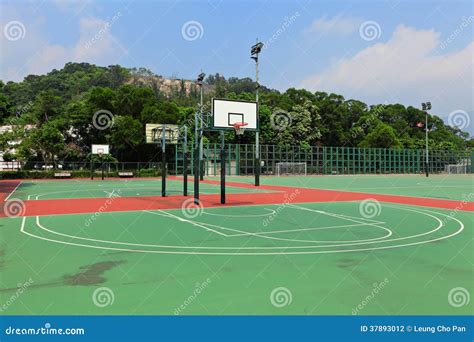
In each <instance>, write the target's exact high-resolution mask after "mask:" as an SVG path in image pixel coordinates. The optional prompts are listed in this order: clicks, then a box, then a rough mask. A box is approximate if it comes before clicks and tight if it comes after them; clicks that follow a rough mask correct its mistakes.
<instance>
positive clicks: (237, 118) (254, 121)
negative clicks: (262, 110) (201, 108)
mask: <svg viewBox="0 0 474 342" xmlns="http://www.w3.org/2000/svg"><path fill="white" fill-rule="evenodd" d="M240 122H245V123H247V125H246V126H245V129H246V130H248V131H258V127H259V126H258V105H257V103H256V102H251V101H240V100H226V99H212V125H211V129H216V130H221V129H229V130H230V129H232V130H233V129H235V128H234V124H235V123H240Z"/></svg>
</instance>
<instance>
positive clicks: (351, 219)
mask: <svg viewBox="0 0 474 342" xmlns="http://www.w3.org/2000/svg"><path fill="white" fill-rule="evenodd" d="M288 205H289V206H290V207H293V208H295V209H299V210H307V211H312V212H315V213H319V214H324V215H328V216H332V217H336V218H341V219H344V220H347V221H352V222H355V223H359V224H368V223H367V222H364V221H360V220H363V218H362V217H360V218H359V217H353V216H347V215H340V214H336V213H329V212H327V211H323V210H317V209H311V208H306V207H300V206H298V205H294V204H288ZM366 220H368V221H373V220H369V219H366ZM377 223H378V224H385V222H377ZM374 224H375V222H374Z"/></svg>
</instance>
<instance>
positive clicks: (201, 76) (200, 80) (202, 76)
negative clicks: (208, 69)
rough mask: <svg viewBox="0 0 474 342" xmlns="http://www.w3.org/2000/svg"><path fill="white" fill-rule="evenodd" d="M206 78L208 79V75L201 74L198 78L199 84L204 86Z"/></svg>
mask: <svg viewBox="0 0 474 342" xmlns="http://www.w3.org/2000/svg"><path fill="white" fill-rule="evenodd" d="M204 77H206V74H205V73H203V72H201V73H200V74H199V75H198V77H197V83H198V84H202V82H203V81H204Z"/></svg>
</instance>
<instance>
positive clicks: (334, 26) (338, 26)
mask: <svg viewBox="0 0 474 342" xmlns="http://www.w3.org/2000/svg"><path fill="white" fill-rule="evenodd" d="M361 23H362V19H360V18H355V17H348V16H343V15H337V16H334V17H332V18H327V17H326V16H324V17H321V18H318V19H316V20H315V21H313V23H312V24H311V26H310V27H309V29H308V30H307V31H308V32H322V33H336V34H342V35H347V34H351V33H353V32H355V31H357V30H358V29H359V26H360V24H361Z"/></svg>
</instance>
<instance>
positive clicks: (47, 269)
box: [0, 176, 474, 315]
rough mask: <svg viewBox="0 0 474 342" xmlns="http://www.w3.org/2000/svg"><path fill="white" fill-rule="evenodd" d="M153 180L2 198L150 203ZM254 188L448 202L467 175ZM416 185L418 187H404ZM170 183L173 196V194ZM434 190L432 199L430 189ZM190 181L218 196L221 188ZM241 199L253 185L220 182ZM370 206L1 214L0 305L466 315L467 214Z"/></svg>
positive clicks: (52, 185) (17, 310)
mask: <svg viewBox="0 0 474 342" xmlns="http://www.w3.org/2000/svg"><path fill="white" fill-rule="evenodd" d="M387 179H390V180H391V182H389V181H388V180H387ZM230 180H233V181H239V182H250V181H252V179H251V178H235V179H230ZM160 183H161V182H160V180H149V181H148V180H141V179H139V180H130V181H105V182H100V181H97V182H96V181H94V182H88V181H82V182H79V181H59V182H57V181H56V182H45V181H42V182H27V183H23V184H22V185H21V186H20V187H18V189H17V190H16V191H15V192H14V193H13V195H12V196H11V197H12V198H20V199H27V198H28V197H29V198H31V199H34V198H36V196H39V199H42V198H43V199H48V198H66V199H65V200H66V201H67V198H79V197H101V196H102V197H105V196H104V191H108V192H110V191H114V190H115V191H116V190H117V189H122V191H123V192H122V196H142V195H145V194H149V193H151V192H153V195H157V194H159V193H160ZM262 183H263V184H278V185H287V186H295V187H296V186H299V187H318V188H326V189H343V190H351V191H363V192H368V193H386V194H404V195H408V196H415V195H418V196H420V197H421V196H426V197H433V198H437V197H436V196H435V195H436V193H437V194H438V195H439V198H452V199H461V198H462V196H463V194H464V193H469V192H472V187H470V185H471V184H472V178H471V177H448V178H442V177H430V178H429V179H426V178H423V177H419V176H416V177H409V176H400V177H397V176H394V177H368V176H360V177H340V176H335V177H334V176H329V177H298V178H295V177H280V178H270V177H265V178H263V179H262ZM417 183H423V185H420V187H419V188H413V186H416V185H417ZM169 184H170V187H171V189H172V190H176V191H179V189H180V186H182V184H181V183H180V182H179V181H173V182H171V181H170V183H169ZM384 184H386V188H385V189H384V188H383V185H384ZM410 184H411V185H412V188H410ZM397 185H398V186H399V187H398V188H397ZM436 186H438V187H439V188H440V189H441V186H443V187H442V189H444V190H443V192H436V193H435V192H433V193H432V192H430V190H432V189H429V187H431V188H433V187H436ZM155 187H156V190H155ZM201 187H202V190H203V191H207V192H208V193H218V185H213V184H201ZM81 188H83V189H82V190H83V191H82V192H81V191H79V190H80V189H81ZM369 188H370V189H369ZM377 188H380V189H379V190H380V191H376V190H377ZM74 189H76V190H78V191H75V190H74ZM86 189H87V190H86ZM422 189H424V190H422ZM190 190H191V186H190ZM238 191H240V192H243V191H247V192H250V191H255V190H254V189H253V188H249V189H246V188H238V187H233V188H229V192H230V193H232V192H238ZM123 193H126V195H123ZM430 195H431V196H430ZM86 200H87V199H86ZM369 205H370V206H371V207H370V208H365V209H364V208H363V206H362V202H359V201H348V202H319V203H277V204H262V205H253V206H235V207H212V208H207V207H206V208H204V209H200V210H196V211H194V212H187V211H186V210H182V209H179V208H178V209H173V210H151V211H148V210H139V211H121V212H103V213H102V212H95V213H84V214H69V215H55V216H28V217H16V218H0V270H1V278H0V310H1V313H2V314H8V315H17V314H18V315H28V314H34V315H47V314H48V315H56V314H58V315H60V314H66V315H82V314H91V315H110V314H112V315H129V314H131V315H134V314H138V315H155V314H158V315H175V314H180V315H264V314H270V315H352V314H359V315H428V314H429V315H437V314H439V315H467V314H472V312H473V310H474V305H473V301H472V300H471V301H469V300H468V301H466V300H464V301H463V302H461V303H460V302H459V296H460V295H461V299H462V298H466V293H467V296H469V294H470V295H471V296H472V294H473V289H474V286H473V285H474V273H473V263H474V255H473V250H474V233H473V219H474V215H473V213H472V212H466V211H459V210H455V211H453V210H446V209H435V208H429V207H419V206H409V205H405V204H394V203H385V202H380V203H379V202H376V203H369ZM19 290H21V293H20V292H19ZM453 291H454V292H453ZM453 293H455V294H456V296H454V295H453ZM463 296H464V297H463ZM460 304H462V305H460Z"/></svg>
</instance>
